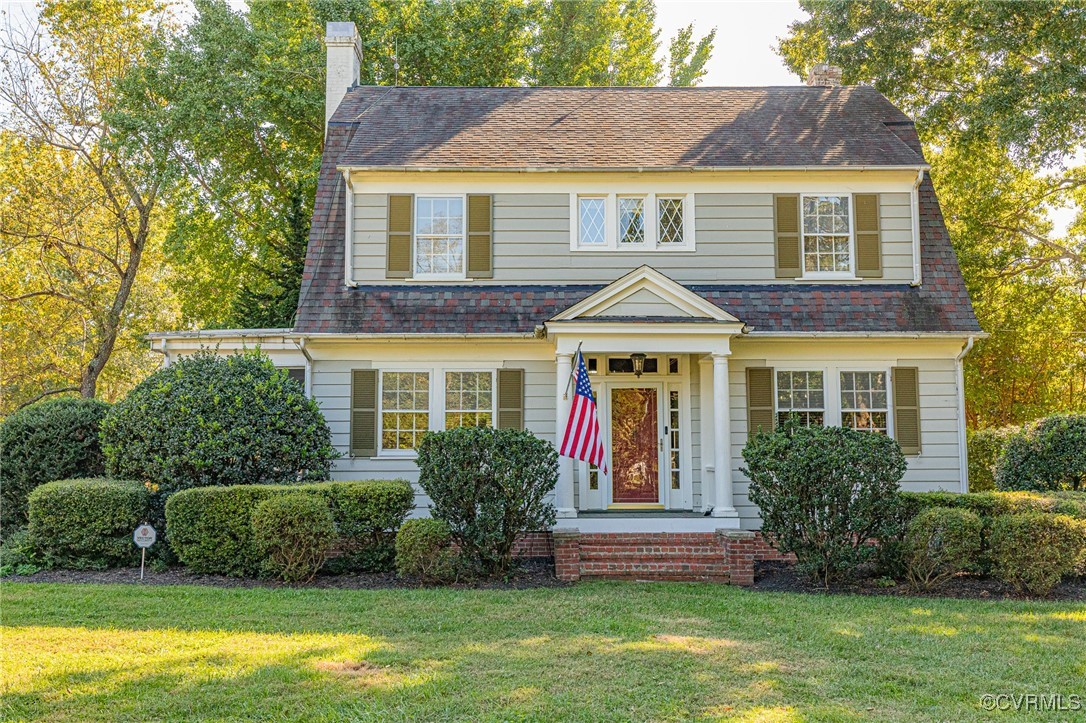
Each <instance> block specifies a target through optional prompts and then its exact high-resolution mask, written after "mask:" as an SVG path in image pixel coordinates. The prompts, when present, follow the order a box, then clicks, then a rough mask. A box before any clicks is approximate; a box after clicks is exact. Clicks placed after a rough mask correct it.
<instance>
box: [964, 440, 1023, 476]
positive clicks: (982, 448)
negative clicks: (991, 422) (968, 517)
mask: <svg viewBox="0 0 1086 723" xmlns="http://www.w3.org/2000/svg"><path fill="white" fill-rule="evenodd" d="M1020 431H1021V428H1020V427H989V428H988V429H978V430H976V431H972V432H970V433H969V441H968V445H967V446H968V448H969V491H970V492H985V491H987V490H994V489H995V488H996V483H995V471H996V466H997V465H998V464H999V458H1000V457H1001V456H1002V455H1003V450H1004V449H1005V448H1006V446H1007V442H1009V441H1010V439H1011V437H1013V436H1014V435H1016V434H1018V433H1019V432H1020Z"/></svg>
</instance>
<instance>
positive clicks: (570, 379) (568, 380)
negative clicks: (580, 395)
mask: <svg viewBox="0 0 1086 723" xmlns="http://www.w3.org/2000/svg"><path fill="white" fill-rule="evenodd" d="M581 344H584V341H583V340H582V341H578V342H577V352H576V353H575V354H574V355H573V363H572V364H570V366H569V378H568V379H566V391H565V392H563V393H562V399H569V385H570V384H572V383H573V370H574V369H576V368H577V366H578V364H577V359H578V357H580V356H581Z"/></svg>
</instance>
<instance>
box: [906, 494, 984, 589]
mask: <svg viewBox="0 0 1086 723" xmlns="http://www.w3.org/2000/svg"><path fill="white" fill-rule="evenodd" d="M982 529H983V525H982V523H981V521H980V516H979V515H977V514H976V513H975V512H970V511H969V510H962V509H954V508H952V507H932V508H929V509H926V510H924V511H923V512H921V513H920V514H919V515H917V516H916V517H914V518H913V520H912V522H910V523H909V527H908V529H907V530H906V532H905V540H904V551H905V570H906V574H907V577H908V579H909V583H910V584H911V585H912V586H913V587H915V588H916V589H918V590H928V589H930V588H933V587H935V586H937V585H940V584H942V583H943V582H945V581H946V580H949V579H950V578H951V577H953V576H954V575H956V574H958V573H959V572H962V571H964V570H966V569H967V568H969V567H970V566H972V565H973V564H974V563H976V561H977V556H978V555H979V554H980V549H981V531H982Z"/></svg>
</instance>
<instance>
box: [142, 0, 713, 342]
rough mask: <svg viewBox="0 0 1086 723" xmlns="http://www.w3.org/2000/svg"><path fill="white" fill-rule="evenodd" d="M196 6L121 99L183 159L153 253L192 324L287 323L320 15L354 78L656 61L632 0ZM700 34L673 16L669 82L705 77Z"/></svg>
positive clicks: (434, 78)
mask: <svg viewBox="0 0 1086 723" xmlns="http://www.w3.org/2000/svg"><path fill="white" fill-rule="evenodd" d="M196 10H197V16H196V19H195V21H194V22H193V23H192V25H190V26H189V27H188V29H187V30H186V31H185V32H184V33H183V34H182V35H180V36H178V37H176V38H173V39H171V40H170V41H169V42H166V43H163V44H162V46H161V47H160V48H159V50H158V52H159V53H160V62H158V63H156V64H152V65H150V67H149V68H148V69H147V71H146V72H145V75H144V77H143V79H142V82H141V83H139V84H131V86H130V87H131V89H132V97H131V98H130V101H131V105H132V106H133V107H140V108H142V109H144V110H143V112H141V113H140V114H139V115H140V117H142V118H144V119H146V121H147V122H146V125H145V127H144V128H143V129H142V130H141V132H143V133H148V134H151V133H154V132H157V133H158V134H159V136H160V137H161V138H162V141H163V146H164V147H165V148H166V149H167V150H166V152H167V153H168V155H169V157H170V158H171V160H172V162H173V163H174V164H175V165H176V167H177V168H179V169H181V171H182V175H181V177H180V178H179V179H178V182H177V183H176V184H175V186H174V187H173V189H172V190H173V198H174V199H175V203H176V206H177V212H178V219H177V223H176V224H175V225H174V226H173V228H172V230H171V233H170V237H169V239H168V241H167V251H168V254H169V258H170V259H171V261H172V262H173V263H175V264H176V265H177V266H178V267H179V268H180V269H181V270H182V274H181V276H182V278H184V279H185V283H184V285H183V286H182V287H179V288H178V289H177V293H178V295H179V296H180V297H181V301H182V306H183V309H184V312H185V316H186V317H187V318H188V320H190V321H192V322H196V323H202V324H204V325H225V326H241V327H255V326H273V327H281V326H290V325H292V323H293V315H294V309H295V304H296V301H297V295H298V289H299V286H300V280H301V268H302V263H303V261H304V256H305V249H306V239H307V237H308V233H309V220H310V217H311V214H312V208H313V198H314V195H315V192H316V177H317V171H318V168H319V164H320V154H321V146H322V142H323V133H324V115H323V104H324V62H325V61H324V49H323V45H322V39H323V36H324V25H325V23H326V22H328V21H341V20H352V21H354V22H355V24H356V25H357V27H358V29H359V32H360V34H361V40H362V46H363V62H362V68H361V82H362V83H363V84H375V85H393V84H400V85H491V86H512V85H526V84H540V85H607V84H609V83H612V84H615V85H652V84H656V83H658V82H659V81H660V80H661V73H662V69H663V65H662V63H661V62H660V61H659V60H657V58H656V54H657V50H658V49H659V46H660V40H659V32H658V31H656V30H654V20H655V7H654V5H653V3H652V2H648V1H646V0H622V1H620V0H606V2H590V1H587V0H574V1H571V2H542V1H541V0H494V1H491V2H485V3H448V2H437V1H436V0H409V1H407V2H397V1H394V0H378V1H376V2H365V1H363V0H315V1H314V2H274V1H272V0H255V1H254V2H252V3H250V4H249V10H248V12H236V11H234V10H233V9H232V8H231V7H230V6H229V5H228V4H227V3H226V2H225V1H224V0H197V2H196ZM713 38H714V33H710V34H709V35H708V36H706V37H705V38H701V39H697V40H695V38H694V36H693V31H692V28H686V29H685V30H684V31H682V32H681V33H680V34H679V36H678V37H677V38H676V40H675V41H673V42H672V44H671V51H672V56H673V57H672V58H671V60H670V62H669V68H670V71H671V78H672V81H673V82H674V83H675V84H685V85H690V84H694V83H696V82H697V81H698V79H699V78H701V77H702V75H704V67H705V63H706V62H707V61H708V58H709V55H710V54H711V51H712V42H713ZM397 64H398V66H399V67H398V68H396V67H395V66H396V65H397ZM609 67H610V68H611V70H610V71H609V70H608V68H609Z"/></svg>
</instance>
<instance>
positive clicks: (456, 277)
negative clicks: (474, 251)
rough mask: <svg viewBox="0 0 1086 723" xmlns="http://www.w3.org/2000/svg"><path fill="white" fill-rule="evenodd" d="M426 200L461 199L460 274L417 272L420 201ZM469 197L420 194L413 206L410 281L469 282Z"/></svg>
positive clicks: (454, 194) (455, 194) (446, 194)
mask: <svg viewBox="0 0 1086 723" xmlns="http://www.w3.org/2000/svg"><path fill="white" fill-rule="evenodd" d="M426 198H459V199H460V208H461V209H463V217H462V220H461V224H460V228H461V232H460V243H461V244H462V251H461V254H460V267H461V271H460V273H446V274H433V273H425V274H420V273H419V272H418V271H417V268H418V266H417V262H418V244H419V217H418V208H419V203H418V202H419V199H426ZM468 280H469V279H468V195H467V194H466V193H420V194H418V195H417V196H415V198H414V202H413V203H412V204H411V278H410V279H408V281H468Z"/></svg>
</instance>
